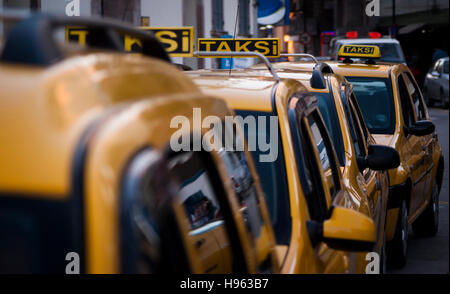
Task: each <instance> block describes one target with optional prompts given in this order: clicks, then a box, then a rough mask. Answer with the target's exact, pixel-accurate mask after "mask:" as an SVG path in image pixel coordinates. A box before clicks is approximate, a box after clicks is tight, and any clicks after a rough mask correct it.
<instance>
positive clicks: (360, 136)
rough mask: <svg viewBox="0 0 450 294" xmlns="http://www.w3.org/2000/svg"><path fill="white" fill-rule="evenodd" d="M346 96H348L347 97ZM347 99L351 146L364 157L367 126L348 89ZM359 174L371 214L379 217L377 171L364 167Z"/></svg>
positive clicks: (367, 134) (366, 142)
mask: <svg viewBox="0 0 450 294" xmlns="http://www.w3.org/2000/svg"><path fill="white" fill-rule="evenodd" d="M347 97H348V98H347ZM345 98H347V99H348V100H347V107H348V111H347V116H348V118H347V119H348V124H349V127H350V133H351V135H352V140H353V146H354V149H355V153H356V156H358V157H362V158H364V157H366V156H367V154H368V151H367V150H368V145H369V143H370V141H369V140H370V138H369V133H368V131H367V127H366V125H365V123H364V119H363V117H362V115H361V111H360V109H359V105H358V102H357V100H356V97H355V96H354V94H353V92H352V91H349V92H348V93H347V94H346V97H345ZM361 175H362V178H363V181H364V182H363V189H364V192H365V193H366V195H367V197H368V199H367V200H368V203H369V207H370V210H371V215H372V216H378V217H379V213H377V212H379V210H380V202H379V200H380V195H381V194H380V180H379V175H378V172H376V171H374V170H371V169H369V168H365V169H364V170H363V171H361ZM375 222H376V223H377V225H378V224H379V219H376V220H375Z"/></svg>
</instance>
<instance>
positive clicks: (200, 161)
mask: <svg viewBox="0 0 450 294" xmlns="http://www.w3.org/2000/svg"><path fill="white" fill-rule="evenodd" d="M202 153H203V152H179V153H174V154H171V155H170V157H169V159H168V168H169V172H170V174H171V175H172V176H173V177H174V178H176V179H177V180H178V186H177V187H176V190H177V195H178V198H177V201H178V203H180V205H181V207H182V208H183V209H184V212H185V214H184V215H185V216H186V219H185V220H184V223H186V224H188V225H189V226H190V228H189V232H188V237H187V241H188V242H189V243H191V244H193V247H194V248H195V250H196V252H197V254H198V256H199V262H200V264H201V267H202V271H203V272H204V273H214V272H231V270H232V261H233V260H232V257H233V255H232V250H231V248H230V244H231V242H230V239H229V237H228V236H229V232H228V231H227V227H226V225H225V221H224V218H223V213H224V212H223V210H222V207H221V204H220V199H219V197H218V195H219V194H220V193H222V194H223V193H224V191H223V190H222V186H221V185H220V184H218V183H217V181H218V180H217V170H215V169H214V168H213V167H212V166H209V165H207V164H206V163H205V160H204V157H205V156H202ZM225 256H227V257H226V258H225Z"/></svg>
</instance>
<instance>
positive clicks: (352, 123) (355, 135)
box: [342, 92, 366, 156]
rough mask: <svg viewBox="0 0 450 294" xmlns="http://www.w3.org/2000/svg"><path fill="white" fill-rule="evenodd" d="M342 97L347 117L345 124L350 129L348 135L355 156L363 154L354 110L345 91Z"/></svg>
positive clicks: (361, 138)
mask: <svg viewBox="0 0 450 294" xmlns="http://www.w3.org/2000/svg"><path fill="white" fill-rule="evenodd" d="M342 95H343V96H342V98H343V102H344V109H345V114H346V118H347V124H348V127H349V130H350V137H351V139H352V143H353V148H354V149H355V153H356V155H357V156H365V155H366V154H365V147H364V142H363V137H362V135H361V133H360V129H359V124H358V122H357V118H356V115H355V112H354V110H353V109H352V108H351V105H350V99H348V100H347V99H346V96H345V95H347V94H346V93H344V92H343V93H342Z"/></svg>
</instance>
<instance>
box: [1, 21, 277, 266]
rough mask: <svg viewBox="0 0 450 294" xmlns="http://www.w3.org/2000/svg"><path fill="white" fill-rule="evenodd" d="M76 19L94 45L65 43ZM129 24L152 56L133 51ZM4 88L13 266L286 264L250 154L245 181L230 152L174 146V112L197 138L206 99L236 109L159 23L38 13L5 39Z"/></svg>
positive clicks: (216, 110)
mask: <svg viewBox="0 0 450 294" xmlns="http://www.w3.org/2000/svg"><path fill="white" fill-rule="evenodd" d="M67 25H75V26H83V27H85V28H86V29H87V30H89V36H92V38H91V37H90V38H88V39H87V42H86V45H87V46H88V47H87V48H86V47H84V46H67V45H64V44H58V43H57V41H56V40H55V39H54V38H53V36H54V35H53V32H54V30H57V29H58V28H61V27H64V26H67ZM122 34H126V35H127V36H130V37H133V38H137V39H139V40H140V41H141V43H142V46H143V51H142V52H143V54H140V55H136V54H131V55H130V54H125V53H124V52H123V50H122V48H121V47H120V46H117V45H116V44H117V42H115V41H116V40H117V39H118V38H119V36H121V35H122ZM0 88H1V89H2V90H1V92H0V123H1V128H0V140H1V142H2V143H1V144H0V154H1V158H2V163H1V164H0V239H1V242H0V272H2V273H65V272H66V273H67V270H68V268H69V272H70V271H74V272H75V273H76V272H79V273H101V274H106V273H183V274H186V273H272V272H274V273H277V272H278V262H277V260H276V254H275V237H274V234H273V231H272V226H271V224H270V218H269V213H268V211H267V207H266V205H265V201H264V197H263V194H262V191H261V187H260V184H259V180H258V177H257V176H256V172H255V169H254V167H253V163H252V159H251V156H250V154H249V153H248V151H246V150H244V151H241V152H240V153H239V154H238V155H236V156H238V158H239V159H240V160H239V161H237V162H236V163H235V165H241V167H240V170H243V171H245V173H244V172H242V173H240V174H239V177H240V180H241V181H242V182H245V183H246V184H245V185H241V186H240V190H239V191H235V190H234V186H233V185H232V182H231V176H233V175H234V174H233V173H232V172H231V171H230V170H228V166H227V162H226V161H225V160H224V159H223V157H224V156H228V152H229V151H226V150H225V151H221V150H218V149H214V148H212V149H211V150H209V151H208V150H206V148H203V149H201V150H199V151H198V152H191V151H189V150H174V149H173V148H171V145H170V142H171V138H172V137H173V136H174V134H176V133H177V132H178V133H179V132H180V130H178V129H177V128H171V127H170V126H171V121H172V119H173V118H174V117H180V116H183V117H185V118H186V120H187V122H188V123H189V124H190V125H191V126H192V128H190V129H188V130H184V132H183V134H184V135H187V137H190V136H192V138H193V139H192V141H191V142H192V143H193V144H197V143H199V140H201V138H202V137H201V136H200V137H197V136H194V135H193V134H196V133H199V134H202V135H203V134H205V133H206V132H207V128H202V127H201V125H200V126H198V125H196V124H194V122H193V110H192V109H193V108H194V107H196V108H200V109H201V111H202V113H203V115H205V116H214V117H217V118H219V119H221V120H223V119H224V118H225V116H229V115H232V111H231V109H230V108H229V107H228V106H227V104H226V103H225V101H223V100H221V99H219V98H214V97H211V96H208V95H205V94H202V93H201V91H200V90H199V88H198V87H197V86H196V85H195V84H194V83H193V82H192V81H191V79H189V78H188V77H186V76H185V75H184V73H183V72H181V71H180V70H178V69H177V67H176V66H174V65H171V64H170V62H169V58H168V56H167V54H166V53H165V51H164V49H163V47H162V45H161V44H160V43H159V42H158V41H157V40H156V39H155V38H154V37H153V36H152V35H151V34H148V33H145V32H142V31H139V30H136V29H135V28H133V27H130V26H128V25H124V24H122V23H118V22H111V21H105V20H101V21H100V20H95V19H85V18H81V17H80V18H78V17H77V18H65V17H57V16H43V15H35V16H32V17H31V18H27V19H25V20H23V21H22V22H20V23H19V24H17V25H16V26H15V27H14V28H13V29H12V31H11V32H10V34H9V37H8V39H7V40H6V42H5V47H4V50H3V51H2V52H1V56H0ZM232 138H233V139H234V140H236V141H237V142H238V141H243V140H244V139H243V138H244V137H243V135H241V136H240V137H238V135H236V134H235V135H234V136H232ZM201 143H202V142H200V146H205V145H202V144H201ZM203 144H206V143H203ZM241 144H243V143H242V142H241ZM206 146H210V145H206ZM219 151H220V152H219ZM233 154H234V153H233ZM233 156H234V155H233ZM243 158H245V160H243ZM244 177H246V179H245V180H244V179H243V178H244ZM238 193H239V196H240V197H238V195H237V194H238ZM67 257H69V259H67ZM76 264H78V266H77V265H76Z"/></svg>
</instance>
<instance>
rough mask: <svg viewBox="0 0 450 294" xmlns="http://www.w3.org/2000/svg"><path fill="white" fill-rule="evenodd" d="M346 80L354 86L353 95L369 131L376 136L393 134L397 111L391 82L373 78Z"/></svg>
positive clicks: (348, 78) (351, 78) (350, 78)
mask: <svg viewBox="0 0 450 294" xmlns="http://www.w3.org/2000/svg"><path fill="white" fill-rule="evenodd" d="M346 78H347V80H348V81H349V82H350V83H352V85H353V93H355V96H356V99H357V100H358V104H359V107H360V108H361V111H362V113H363V116H364V120H365V121H366V124H367V128H368V129H369V131H370V132H371V133H374V134H393V133H394V128H395V111H394V101H393V97H392V88H391V83H390V81H389V80H388V79H385V78H372V77H346Z"/></svg>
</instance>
